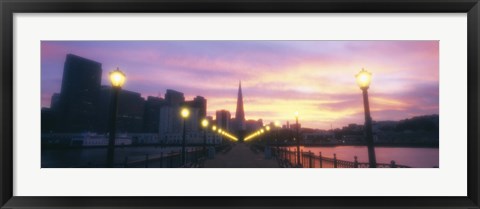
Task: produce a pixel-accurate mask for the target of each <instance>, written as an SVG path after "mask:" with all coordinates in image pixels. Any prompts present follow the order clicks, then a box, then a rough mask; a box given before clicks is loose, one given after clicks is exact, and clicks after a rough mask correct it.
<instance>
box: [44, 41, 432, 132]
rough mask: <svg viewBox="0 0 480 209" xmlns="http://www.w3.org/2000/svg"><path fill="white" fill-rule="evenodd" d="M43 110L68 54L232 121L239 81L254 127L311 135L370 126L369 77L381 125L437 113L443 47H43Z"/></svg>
mask: <svg viewBox="0 0 480 209" xmlns="http://www.w3.org/2000/svg"><path fill="white" fill-rule="evenodd" d="M41 50H42V52H41V56H42V59H41V62H42V63H41V66H42V71H41V76H42V78H41V79H42V84H41V86H42V90H41V91H42V107H48V106H50V97H51V95H52V94H53V93H55V92H59V91H60V85H61V80H62V73H63V64H64V61H65V56H66V54H67V53H73V54H76V55H79V56H82V57H85V58H88V59H92V60H95V61H98V62H100V63H102V66H103V76H102V84H103V85H109V82H108V80H107V74H108V72H110V71H111V70H113V69H114V68H116V67H117V66H118V67H119V68H120V69H121V70H122V71H123V72H125V74H126V75H127V82H126V84H125V86H124V88H125V89H128V90H131V91H136V92H140V93H141V94H142V96H144V97H146V96H162V97H163V95H164V94H165V91H166V89H167V88H168V89H174V90H178V91H181V92H184V93H185V96H186V99H188V100H191V99H193V97H194V96H196V95H201V96H204V97H205V98H207V101H208V103H207V108H208V109H207V110H208V114H209V115H214V112H215V110H219V109H227V110H230V111H231V113H232V115H234V113H235V112H234V111H235V105H236V96H237V89H238V81H239V80H241V81H242V87H243V95H244V105H245V114H246V118H247V119H258V118H262V119H263V120H264V121H265V122H270V121H275V120H278V121H280V122H282V123H286V121H287V120H289V121H290V122H292V121H293V120H294V115H293V113H294V112H295V111H298V112H299V113H300V122H301V123H302V126H304V127H312V128H330V124H332V125H333V127H334V128H336V127H341V126H344V125H346V124H348V123H363V120H364V118H363V102H362V97H361V91H360V89H359V88H358V86H357V85H356V83H355V77H354V76H355V74H357V73H358V72H359V71H360V70H361V69H362V68H365V69H366V70H368V71H370V72H372V74H373V81H372V84H371V86H370V89H369V95H370V106H371V110H372V118H373V119H374V120H399V119H404V118H409V117H412V116H416V115H424V114H438V112H439V109H438V108H439V100H438V95H439V80H438V72H439V70H438V68H439V66H438V65H439V51H438V41H42V47H41Z"/></svg>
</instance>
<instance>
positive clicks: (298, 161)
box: [295, 112, 300, 165]
mask: <svg viewBox="0 0 480 209" xmlns="http://www.w3.org/2000/svg"><path fill="white" fill-rule="evenodd" d="M295 126H296V129H297V134H296V138H297V165H300V133H299V131H300V130H299V127H298V112H295Z"/></svg>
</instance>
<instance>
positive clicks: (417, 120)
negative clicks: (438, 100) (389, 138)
mask: <svg viewBox="0 0 480 209" xmlns="http://www.w3.org/2000/svg"><path fill="white" fill-rule="evenodd" d="M438 126H439V117H438V115H424V116H417V117H413V118H409V119H405V120H400V121H398V124H397V125H396V127H395V131H433V132H438Z"/></svg>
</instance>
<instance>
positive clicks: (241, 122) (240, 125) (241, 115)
mask: <svg viewBox="0 0 480 209" xmlns="http://www.w3.org/2000/svg"><path fill="white" fill-rule="evenodd" d="M235 120H236V124H235V125H236V126H237V127H235V130H237V131H245V128H246V127H245V112H244V110H243V95H242V82H239V83H238V96H237V110H236V111H235Z"/></svg>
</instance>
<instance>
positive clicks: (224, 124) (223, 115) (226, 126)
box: [215, 110, 231, 130]
mask: <svg viewBox="0 0 480 209" xmlns="http://www.w3.org/2000/svg"><path fill="white" fill-rule="evenodd" d="M230 117H231V116H230V112H229V111H228V110H217V111H216V112H215V120H216V121H217V127H219V128H221V129H223V130H231V129H230Z"/></svg>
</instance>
